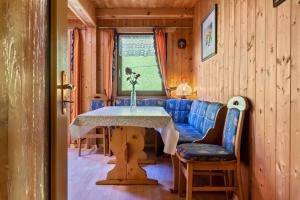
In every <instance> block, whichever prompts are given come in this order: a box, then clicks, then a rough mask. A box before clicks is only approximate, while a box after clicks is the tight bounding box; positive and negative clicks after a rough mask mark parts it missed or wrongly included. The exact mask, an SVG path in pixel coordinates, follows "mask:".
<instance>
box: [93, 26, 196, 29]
mask: <svg viewBox="0 0 300 200" xmlns="http://www.w3.org/2000/svg"><path fill="white" fill-rule="evenodd" d="M112 28H141V29H143V28H193V27H191V26H165V27H152V26H146V27H141V26H138V27H136V26H130V27H129V26H112V27H102V26H98V27H97V29H112Z"/></svg>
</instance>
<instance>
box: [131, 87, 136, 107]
mask: <svg viewBox="0 0 300 200" xmlns="http://www.w3.org/2000/svg"><path fill="white" fill-rule="evenodd" d="M130 106H131V107H135V106H136V91H135V87H132V90H131V94H130Z"/></svg>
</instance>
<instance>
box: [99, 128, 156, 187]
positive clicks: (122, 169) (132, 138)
mask: <svg viewBox="0 0 300 200" xmlns="http://www.w3.org/2000/svg"><path fill="white" fill-rule="evenodd" d="M144 136H145V129H144V128H141V127H120V128H116V129H114V134H113V135H112V140H111V150H112V152H113V153H114V155H115V156H116V166H115V167H114V168H113V169H112V170H111V171H110V172H108V174H107V177H106V180H102V181H97V182H96V184H97V185H135V184H141V185H154V184H158V182H157V180H152V179H148V178H147V173H146V171H145V170H144V169H143V168H141V167H140V166H139V163H138V159H139V158H140V156H141V154H143V149H144Z"/></svg>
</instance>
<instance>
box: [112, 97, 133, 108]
mask: <svg viewBox="0 0 300 200" xmlns="http://www.w3.org/2000/svg"><path fill="white" fill-rule="evenodd" d="M115 105H116V106H130V98H118V99H116V100H115Z"/></svg>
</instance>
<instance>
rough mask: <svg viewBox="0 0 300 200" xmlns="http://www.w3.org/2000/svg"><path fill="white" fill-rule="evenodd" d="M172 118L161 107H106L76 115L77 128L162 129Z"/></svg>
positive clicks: (74, 123) (75, 123)
mask: <svg viewBox="0 0 300 200" xmlns="http://www.w3.org/2000/svg"><path fill="white" fill-rule="evenodd" d="M171 120H172V118H171V117H170V115H169V114H168V113H167V112H166V111H165V109H164V108H162V107H155V106H137V107H130V106H107V107H103V108H100V109H97V110H94V111H90V112H87V113H83V114H81V115H78V116H77V118H76V119H75V120H74V122H73V125H77V126H138V127H147V128H164V127H166V126H167V125H168V124H169V123H170V121H171Z"/></svg>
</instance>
